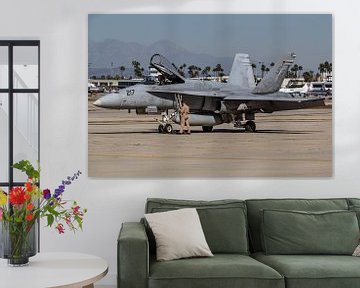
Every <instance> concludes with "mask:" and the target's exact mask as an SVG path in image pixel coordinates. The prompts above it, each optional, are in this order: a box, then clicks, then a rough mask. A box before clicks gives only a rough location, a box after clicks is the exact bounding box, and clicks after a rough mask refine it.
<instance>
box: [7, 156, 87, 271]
mask: <svg viewBox="0 0 360 288" xmlns="http://www.w3.org/2000/svg"><path fill="white" fill-rule="evenodd" d="M13 167H14V168H16V169H19V170H21V171H23V172H25V173H26V175H27V177H28V179H27V181H26V183H25V185H24V186H23V187H12V188H11V189H10V191H9V193H8V194H7V193H5V192H4V191H3V190H2V189H1V188H0V224H1V231H0V232H1V239H0V257H2V258H6V259H9V260H8V261H9V264H10V265H15V266H18V265H26V264H27V263H28V261H29V257H31V256H34V255H35V254H36V250H37V249H36V232H35V230H36V229H35V226H36V225H35V224H36V223H37V221H38V219H39V218H45V219H46V221H47V226H49V227H55V229H56V230H57V232H58V233H59V234H62V233H64V232H65V229H66V228H65V227H68V229H69V230H70V231H74V232H75V231H76V230H78V229H82V224H83V216H84V214H85V213H86V209H81V208H80V206H79V205H78V204H77V203H76V202H75V201H71V202H70V203H68V202H69V201H67V200H64V199H63V193H64V191H65V189H66V186H68V185H70V184H71V183H72V182H73V181H74V180H76V179H77V178H78V177H79V176H80V174H81V172H80V171H78V172H77V173H75V174H74V175H73V176H72V177H67V179H66V180H63V181H62V183H61V184H60V185H59V186H58V187H57V188H56V189H55V190H54V192H53V193H52V192H51V191H50V190H49V189H44V190H42V189H40V188H39V186H38V184H37V183H39V180H40V168H38V169H35V168H34V167H33V166H32V165H31V163H30V162H29V161H27V160H23V161H20V162H18V163H16V164H14V165H13Z"/></svg>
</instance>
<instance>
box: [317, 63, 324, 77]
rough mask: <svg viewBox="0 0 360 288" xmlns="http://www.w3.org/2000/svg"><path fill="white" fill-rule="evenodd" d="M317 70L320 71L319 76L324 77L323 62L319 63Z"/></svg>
mask: <svg viewBox="0 0 360 288" xmlns="http://www.w3.org/2000/svg"><path fill="white" fill-rule="evenodd" d="M318 70H319V72H320V76H321V78H324V73H325V64H324V63H320V64H319V67H318ZM321 80H322V79H321Z"/></svg>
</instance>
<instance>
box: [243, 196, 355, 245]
mask: <svg viewBox="0 0 360 288" xmlns="http://www.w3.org/2000/svg"><path fill="white" fill-rule="evenodd" d="M246 208H247V213H248V218H247V219H248V223H249V235H250V243H251V248H252V251H254V252H257V251H262V246H261V233H260V223H261V214H260V210H264V209H279V210H299V211H328V210H348V205H347V201H346V199H254V200H246Z"/></svg>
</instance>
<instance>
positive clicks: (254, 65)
mask: <svg viewBox="0 0 360 288" xmlns="http://www.w3.org/2000/svg"><path fill="white" fill-rule="evenodd" d="M251 68H252V70H253V74H254V75H255V71H256V64H255V63H251Z"/></svg>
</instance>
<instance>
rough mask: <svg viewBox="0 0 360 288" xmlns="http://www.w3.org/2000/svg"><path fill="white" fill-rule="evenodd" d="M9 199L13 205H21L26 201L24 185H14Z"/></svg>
mask: <svg viewBox="0 0 360 288" xmlns="http://www.w3.org/2000/svg"><path fill="white" fill-rule="evenodd" d="M9 201H10V204H12V205H21V204H24V203H25V201H26V198H25V189H24V188H23V187H13V188H12V189H11V191H10V193H9Z"/></svg>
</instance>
